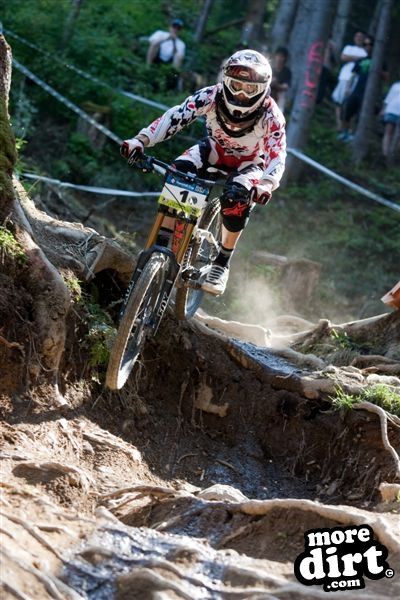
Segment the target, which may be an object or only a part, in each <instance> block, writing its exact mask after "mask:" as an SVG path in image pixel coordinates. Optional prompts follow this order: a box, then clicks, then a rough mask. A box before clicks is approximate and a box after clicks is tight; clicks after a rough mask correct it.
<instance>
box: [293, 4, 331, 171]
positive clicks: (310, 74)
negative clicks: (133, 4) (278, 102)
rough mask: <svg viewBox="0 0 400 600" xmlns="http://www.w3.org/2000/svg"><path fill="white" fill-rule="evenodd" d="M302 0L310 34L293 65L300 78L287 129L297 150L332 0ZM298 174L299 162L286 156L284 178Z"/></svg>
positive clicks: (307, 118) (311, 109)
mask: <svg viewBox="0 0 400 600" xmlns="http://www.w3.org/2000/svg"><path fill="white" fill-rule="evenodd" d="M303 2H304V5H305V8H307V9H308V11H309V10H311V11H312V20H311V22H309V24H308V27H309V30H310V33H309V36H308V44H307V51H306V52H304V53H303V52H301V55H302V56H303V58H302V60H299V63H298V65H297V68H298V70H299V72H300V76H301V77H300V83H299V86H298V89H297V92H296V96H295V99H294V104H293V109H292V114H291V119H290V125H289V129H288V145H289V146H291V147H292V148H296V149H298V150H301V149H302V148H303V147H304V145H305V143H306V141H307V136H308V130H309V127H310V120H311V117H312V114H313V112H314V106H315V99H316V95H317V91H318V84H319V79H320V75H321V70H322V65H323V60H324V50H325V45H326V42H327V40H328V38H329V34H330V31H331V25H332V18H333V10H334V7H335V0H326V1H325V2H319V3H318V4H317V5H316V4H315V2H313V1H312V0H311V1H310V0H303ZM317 7H318V8H317ZM299 173H300V163H299V161H298V160H297V159H295V158H294V157H293V156H289V157H288V161H287V166H286V174H285V177H287V176H291V177H296V176H298V174H299Z"/></svg>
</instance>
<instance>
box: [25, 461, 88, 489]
mask: <svg viewBox="0 0 400 600" xmlns="http://www.w3.org/2000/svg"><path fill="white" fill-rule="evenodd" d="M20 466H21V467H25V468H27V469H32V470H38V471H44V472H49V471H55V472H56V473H62V474H65V475H68V478H69V481H70V483H71V484H72V485H80V487H82V489H83V490H84V491H85V492H86V493H87V492H88V491H89V489H90V486H91V485H93V486H94V485H95V481H94V480H93V479H92V478H91V477H90V476H89V475H88V474H87V473H85V472H84V471H83V470H82V469H79V468H78V467H74V466H72V465H63V464H62V463H59V462H43V463H35V462H23V463H20Z"/></svg>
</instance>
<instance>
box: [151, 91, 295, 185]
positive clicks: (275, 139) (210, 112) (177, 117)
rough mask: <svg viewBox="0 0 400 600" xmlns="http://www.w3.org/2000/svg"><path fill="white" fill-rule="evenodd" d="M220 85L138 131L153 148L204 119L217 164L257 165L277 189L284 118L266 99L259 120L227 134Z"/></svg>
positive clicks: (283, 153)
mask: <svg viewBox="0 0 400 600" xmlns="http://www.w3.org/2000/svg"><path fill="white" fill-rule="evenodd" d="M221 92H222V84H220V83H218V84H216V85H214V86H211V87H206V88H203V89H201V90H199V91H197V92H195V93H194V94H193V95H192V96H189V97H188V98H186V100H185V101H184V102H183V103H182V104H181V105H177V106H173V107H172V108H170V109H169V110H167V112H165V113H164V114H163V115H162V116H161V117H159V118H158V119H156V120H155V121H153V123H151V124H150V125H149V126H148V127H145V128H144V129H142V130H141V131H140V134H141V135H146V136H147V137H148V138H149V140H150V143H149V144H148V145H149V146H154V145H155V144H158V143H159V142H162V141H164V140H167V139H169V138H171V137H172V136H174V135H175V134H176V133H178V132H179V131H180V130H181V129H182V128H183V127H185V126H186V125H189V124H190V123H192V122H193V121H195V120H196V119H197V118H199V117H204V119H205V124H206V128H207V134H208V137H209V138H210V140H211V141H212V142H213V143H212V146H213V149H215V152H216V153H217V154H218V157H219V164H220V165H226V166H227V167H230V168H238V167H240V166H243V165H244V163H247V164H249V165H250V164H255V165H259V166H261V167H262V168H263V169H264V172H263V177H262V178H263V179H267V180H269V181H271V182H272V184H273V187H272V189H276V188H277V187H278V185H279V181H280V179H281V177H282V174H283V171H284V168H285V159H286V135H285V118H284V116H283V114H282V113H281V111H280V110H279V108H278V107H277V105H276V103H275V101H274V100H273V99H272V98H271V97H267V98H266V99H265V101H264V105H263V106H262V108H261V109H260V117H259V118H258V120H257V121H256V122H255V124H254V125H253V126H252V127H251V128H250V130H246V131H245V133H243V134H241V135H240V134H239V133H235V134H234V135H229V133H227V131H226V129H225V128H223V126H222V125H221V119H220V118H219V116H218V114H217V106H216V97H217V94H220V93H221Z"/></svg>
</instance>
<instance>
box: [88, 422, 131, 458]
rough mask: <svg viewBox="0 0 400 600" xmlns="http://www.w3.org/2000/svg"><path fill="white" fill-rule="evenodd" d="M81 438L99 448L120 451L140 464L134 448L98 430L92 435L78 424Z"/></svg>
mask: <svg viewBox="0 0 400 600" xmlns="http://www.w3.org/2000/svg"><path fill="white" fill-rule="evenodd" d="M80 427H81V431H82V436H83V438H84V439H86V440H89V441H90V442H93V443H95V444H98V445H100V446H106V447H107V446H108V447H109V448H110V449H111V450H120V451H121V452H123V453H124V454H127V455H128V456H129V458H131V459H132V460H133V461H134V462H140V461H141V460H142V456H141V454H140V452H139V450H137V449H136V448H132V447H131V446H130V444H128V443H126V442H124V441H123V440H120V439H119V438H118V437H116V436H114V435H112V434H111V433H108V432H107V431H102V430H100V429H99V431H98V432H96V433H93V432H89V431H86V430H85V429H84V427H85V424H84V423H80Z"/></svg>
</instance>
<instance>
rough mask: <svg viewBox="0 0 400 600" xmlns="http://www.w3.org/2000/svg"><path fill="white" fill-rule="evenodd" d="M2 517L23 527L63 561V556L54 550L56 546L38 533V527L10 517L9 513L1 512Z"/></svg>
mask: <svg viewBox="0 0 400 600" xmlns="http://www.w3.org/2000/svg"><path fill="white" fill-rule="evenodd" d="M0 515H1V516H2V517H5V518H6V519H8V520H9V521H11V522H12V523H15V524H16V525H20V526H21V527H23V528H24V529H25V530H26V531H27V532H28V533H29V534H30V535H31V536H32V537H33V538H34V539H35V540H36V541H37V542H39V544H41V545H42V546H44V547H45V548H46V549H47V550H49V551H50V552H51V553H52V554H54V555H55V556H56V557H57V558H58V559H59V560H62V558H61V555H60V554H59V552H58V551H57V550H56V549H55V548H54V546H53V545H52V544H50V543H49V542H48V541H47V540H46V539H45V538H44V537H43V536H42V535H41V534H40V533H39V532H38V531H37V528H36V525H30V524H29V523H28V521H25V519H20V518H19V517H15V516H14V515H10V514H8V513H5V512H3V511H0Z"/></svg>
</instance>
